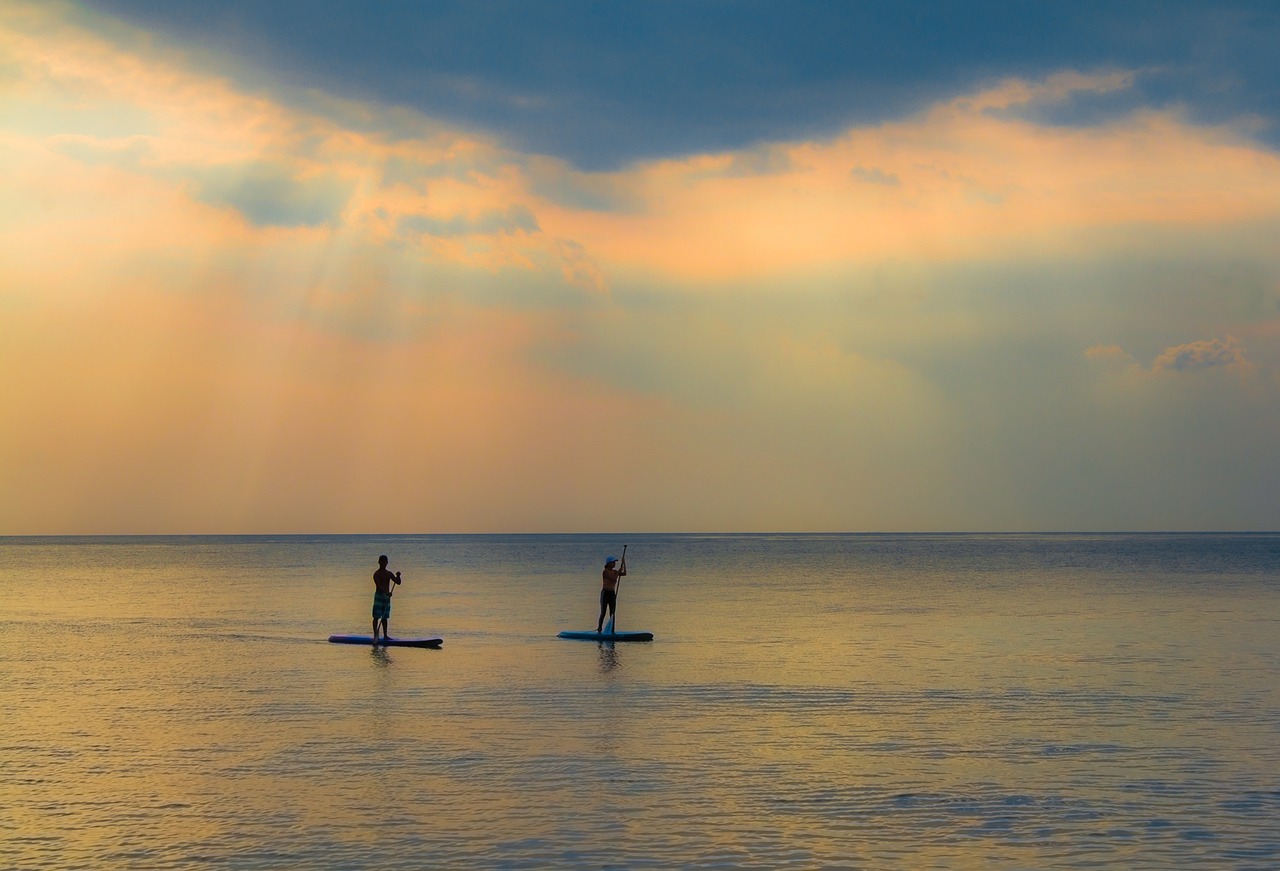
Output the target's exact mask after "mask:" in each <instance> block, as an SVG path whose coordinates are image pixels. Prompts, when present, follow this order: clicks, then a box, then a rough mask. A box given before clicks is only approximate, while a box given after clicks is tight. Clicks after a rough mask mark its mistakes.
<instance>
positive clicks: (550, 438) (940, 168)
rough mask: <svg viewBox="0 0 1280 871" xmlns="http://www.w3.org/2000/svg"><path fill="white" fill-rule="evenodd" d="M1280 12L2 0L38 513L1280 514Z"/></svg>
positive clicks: (3, 256) (58, 522) (1188, 520)
mask: <svg viewBox="0 0 1280 871" xmlns="http://www.w3.org/2000/svg"><path fill="white" fill-rule="evenodd" d="M1115 6H1122V7H1123V8H1120V9H1116V8H1113V7H1115ZM1278 41H1280V8H1277V7H1276V6H1275V5H1274V4H1272V3H1246V2H1237V3H1230V2H1225V3H1224V2H1213V3H1195V2H1178V0H1170V2H1161V3H1147V2H1142V0H1136V2H1133V3H1126V4H1103V3H1092V2H1072V3H1057V2H1046V3H1037V4H1028V3H1020V2H1016V3H1015V2H965V3H960V2H918V3H902V2H893V3H889V2H861V3H843V2H836V3H825V2H816V0H815V2H803V3H783V2H754V0H740V2H728V0H724V2H721V0H705V2H700V3H674V2H650V0H636V2H629V3H625V4H619V3H612V2H552V0H548V2H544V3H536V4H533V3H520V2H474V0H473V2H463V3H452V2H448V3H446V2H423V3H419V2H390V0H388V2H381V3H373V4H369V3H364V4H357V3H352V2H336V0H310V2H305V3H304V2H294V0H279V2H274V3H270V4H262V3H256V2H243V0H231V2H226V3H220V4H210V3H206V2H188V0H168V2H161V0H92V2H79V3H75V2H65V0H55V2H39V3H37V2H27V0H4V2H0V396H2V397H3V401H2V402H0V534H10V535H13V534H117V533H119V534H126V533H138V534H147V533H156V534H163V533H290V532H315V533H325V532H335V533H343V532H352V533H354V532H374V533H397V532H423V533H431V532H441V533H444V532H607V531H636V532H641V531H693V532H732V531H741V532H752V531H852V532H861V531H992V530H999V531H1052V530H1077V531H1078V530H1090V531H1145V530H1276V529H1280V497H1278V496H1277V493H1278V492H1280V450H1277V445H1278V444H1280V244H1278V243H1280V232H1278V231H1280V61H1278V60H1277V59H1276V55H1275V52H1274V46H1275V45H1276V44H1277V42H1278Z"/></svg>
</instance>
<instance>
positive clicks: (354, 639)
mask: <svg viewBox="0 0 1280 871" xmlns="http://www.w3.org/2000/svg"><path fill="white" fill-rule="evenodd" d="M329 641H330V642H332V643H333V644H373V645H378V646H379V647H383V646H385V647H430V648H432V649H434V650H438V649H439V648H440V645H441V644H444V639H443V638H379V639H378V640H377V641H374V640H373V636H372V635H330V636H329Z"/></svg>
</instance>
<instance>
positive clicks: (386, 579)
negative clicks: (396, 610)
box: [373, 554, 400, 644]
mask: <svg viewBox="0 0 1280 871" xmlns="http://www.w3.org/2000/svg"><path fill="white" fill-rule="evenodd" d="M399 583H400V573H399V572H396V573H395V574H392V573H391V572H390V571H389V570H388V569H387V557H386V555H385V554H384V555H382V556H380V557H378V570H377V571H376V572H374V573H373V641H374V643H375V644H376V643H377V642H378V624H379V623H381V624H382V639H383V640H384V641H385V640H386V638H387V621H388V620H390V619H391V585H392V584H399Z"/></svg>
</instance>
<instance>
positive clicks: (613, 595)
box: [596, 548, 627, 633]
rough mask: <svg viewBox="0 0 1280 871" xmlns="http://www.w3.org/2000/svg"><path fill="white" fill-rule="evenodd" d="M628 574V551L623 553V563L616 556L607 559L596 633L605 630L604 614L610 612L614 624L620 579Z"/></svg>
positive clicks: (602, 576)
mask: <svg viewBox="0 0 1280 871" xmlns="http://www.w3.org/2000/svg"><path fill="white" fill-rule="evenodd" d="M626 573H627V551H626V549H625V548H624V549H623V551H622V561H621V562H619V561H618V558H617V557H616V556H610V557H605V560H604V571H603V572H602V573H601V587H600V619H599V620H597V621H596V632H597V633H599V632H600V631H601V630H602V629H604V612H605V611H606V610H607V611H608V612H609V621H610V622H613V617H614V614H615V612H616V611H617V610H618V578H621V577H623V576H624V575H625V574H626Z"/></svg>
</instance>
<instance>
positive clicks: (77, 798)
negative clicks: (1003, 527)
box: [0, 534, 1280, 869]
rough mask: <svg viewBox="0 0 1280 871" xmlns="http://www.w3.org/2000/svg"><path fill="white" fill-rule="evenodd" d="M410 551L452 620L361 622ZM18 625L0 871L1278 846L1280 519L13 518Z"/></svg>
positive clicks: (6, 718) (1143, 857) (437, 614)
mask: <svg viewBox="0 0 1280 871" xmlns="http://www.w3.org/2000/svg"><path fill="white" fill-rule="evenodd" d="M623 544H626V545H628V549H627V562H628V568H629V574H628V576H627V577H626V578H625V579H624V581H623V583H622V588H621V593H620V597H619V606H618V619H617V626H618V629H619V630H645V631H650V632H653V633H654V635H655V640H654V641H653V642H652V643H643V644H618V645H616V647H611V646H607V645H600V644H597V643H593V642H580V641H567V640H562V639H558V638H556V633H557V632H558V631H559V630H561V629H588V628H594V625H595V618H596V611H597V607H598V605H597V602H598V591H599V586H600V581H599V578H600V569H601V566H602V563H603V561H604V558H605V556H607V555H616V554H618V553H619V552H620V551H621V550H622V546H623ZM382 553H385V554H387V555H388V556H389V557H390V560H391V568H392V569H394V570H399V571H401V572H402V573H403V577H404V581H405V583H404V586H403V587H402V588H400V589H399V590H398V591H397V592H396V595H395V598H394V600H393V601H394V605H393V613H392V617H391V633H392V635H393V636H411V635H439V636H442V637H443V638H444V646H443V648H442V649H441V650H420V649H411V648H392V649H381V648H378V649H374V648H363V647H351V646H344V645H336V644H329V643H327V640H326V639H327V638H328V636H329V635H330V634H334V633H344V634H367V633H368V632H369V629H370V626H369V623H370V617H369V608H370V600H371V594H372V581H371V576H372V573H373V571H374V569H375V568H376V567H377V563H376V561H377V557H378V555H379V554H382ZM0 630H2V631H0V711H2V712H3V713H2V714H0V868H17V869H46V868H55V869H64V868H89V869H111V868H130V869H133V868H148V869H208V868H230V869H331V868H332V869H337V868H351V869H357V868H359V869H417V868H493V869H499V868H501V869H524V868H570V869H577V868H580V869H605V868H618V869H631V868H637V869H639V868H725V869H730V868H771V869H773V868H803V869H811V868H813V869H818V868H867V869H878V868H907V869H917V868H921V869H923V868H945V869H953V868H954V869H969V868H972V869H989V868H1026V869H1047V868H1123V869H1173V868H1179V869H1182V868H1195V867H1203V868H1213V869H1224V868H1230V869H1276V868H1280V679H1278V675H1280V534H1204V535H1188V534H1135V535H1121V534H1115V535H1092V534H1056V535H1022V534H1018V535H1012V534H1011V535H969V534H956V535H853V534H851V535H631V536H622V535H538V536H521V535H495V536H483V535H474V536H449V535H442V536H435V535H413V536H225V537H154V538H153V537H139V538H119V537H110V538H61V537H59V538H13V537H10V538H0Z"/></svg>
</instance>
